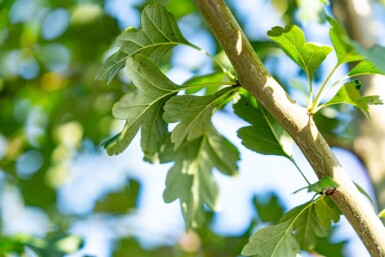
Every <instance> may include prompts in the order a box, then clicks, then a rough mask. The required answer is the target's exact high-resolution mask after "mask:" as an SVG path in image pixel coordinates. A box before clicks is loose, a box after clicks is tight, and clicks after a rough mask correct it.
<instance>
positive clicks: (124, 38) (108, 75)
mask: <svg viewBox="0 0 385 257" xmlns="http://www.w3.org/2000/svg"><path fill="white" fill-rule="evenodd" d="M141 24H142V28H141V29H140V30H138V29H135V28H128V29H126V30H125V31H123V32H122V34H121V35H120V36H119V37H118V40H117V44H118V47H119V51H118V52H117V53H115V54H113V55H112V56H110V57H109V58H108V59H107V60H106V62H105V63H104V65H103V66H102V67H101V68H100V70H99V71H98V73H97V75H96V79H100V80H102V79H107V80H108V82H110V81H111V80H112V78H113V77H114V76H115V75H116V73H117V72H118V71H119V70H120V69H121V68H123V67H124V61H125V59H126V58H127V57H128V56H133V55H135V54H138V53H140V54H142V55H146V56H147V57H149V58H151V59H152V60H153V61H159V60H161V59H163V58H164V57H165V56H167V55H168V54H169V53H170V50H171V49H172V48H173V47H174V46H176V45H178V44H185V45H191V44H190V43H189V42H188V41H187V40H186V39H185V38H184V37H183V35H182V33H181V31H180V30H179V27H178V24H177V23H176V20H175V18H174V16H173V15H172V14H171V13H169V12H168V11H167V10H166V9H165V8H164V7H163V6H162V5H161V4H157V3H155V4H152V5H147V6H146V7H145V8H144V9H143V11H142V15H141Z"/></svg>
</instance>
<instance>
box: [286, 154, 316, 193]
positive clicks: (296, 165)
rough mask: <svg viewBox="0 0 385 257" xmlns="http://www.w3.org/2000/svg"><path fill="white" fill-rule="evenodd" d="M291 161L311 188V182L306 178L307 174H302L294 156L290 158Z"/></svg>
mask: <svg viewBox="0 0 385 257" xmlns="http://www.w3.org/2000/svg"><path fill="white" fill-rule="evenodd" d="M289 160H290V161H291V162H292V163H293V164H294V166H295V167H296V168H297V170H298V171H299V173H301V175H302V177H303V179H304V180H305V181H306V183H307V184H308V185H309V186H310V185H311V184H310V182H309V180H308V179H307V178H306V176H305V174H304V173H303V172H302V170H301V168H300V167H299V166H298V164H297V162H296V161H295V160H294V158H293V157H292V156H289Z"/></svg>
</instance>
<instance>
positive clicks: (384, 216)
mask: <svg viewBox="0 0 385 257" xmlns="http://www.w3.org/2000/svg"><path fill="white" fill-rule="evenodd" d="M378 217H380V218H385V209H383V210H382V211H381V212H380V213H379V214H378Z"/></svg>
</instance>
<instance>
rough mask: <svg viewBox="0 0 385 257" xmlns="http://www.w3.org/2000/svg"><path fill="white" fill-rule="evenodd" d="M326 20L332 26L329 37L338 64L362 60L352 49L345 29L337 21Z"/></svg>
mask: <svg viewBox="0 0 385 257" xmlns="http://www.w3.org/2000/svg"><path fill="white" fill-rule="evenodd" d="M327 19H328V21H329V23H330V25H331V26H332V27H331V28H330V32H329V35H330V39H331V40H332V43H333V46H334V49H335V51H336V55H337V59H338V64H343V63H347V62H354V61H361V60H363V59H364V58H363V56H362V55H360V54H359V53H358V52H357V51H356V49H355V48H354V46H353V44H352V41H351V39H350V38H349V36H348V34H347V33H346V31H345V28H344V27H343V26H342V25H341V24H340V23H339V22H338V21H337V20H335V19H333V18H331V17H327Z"/></svg>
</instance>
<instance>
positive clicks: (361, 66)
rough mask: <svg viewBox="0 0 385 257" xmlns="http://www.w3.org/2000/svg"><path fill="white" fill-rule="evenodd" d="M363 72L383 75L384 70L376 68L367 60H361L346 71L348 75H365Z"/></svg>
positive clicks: (384, 73)
mask: <svg viewBox="0 0 385 257" xmlns="http://www.w3.org/2000/svg"><path fill="white" fill-rule="evenodd" d="M365 74H381V75H385V71H381V70H379V69H377V67H376V66H375V65H374V63H372V62H369V61H361V62H360V63H358V64H357V65H356V66H355V67H354V68H353V69H352V70H350V72H349V73H348V76H349V77H353V76H359V75H365Z"/></svg>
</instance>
